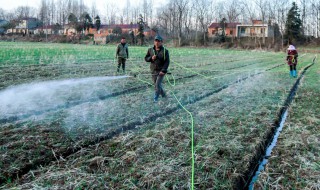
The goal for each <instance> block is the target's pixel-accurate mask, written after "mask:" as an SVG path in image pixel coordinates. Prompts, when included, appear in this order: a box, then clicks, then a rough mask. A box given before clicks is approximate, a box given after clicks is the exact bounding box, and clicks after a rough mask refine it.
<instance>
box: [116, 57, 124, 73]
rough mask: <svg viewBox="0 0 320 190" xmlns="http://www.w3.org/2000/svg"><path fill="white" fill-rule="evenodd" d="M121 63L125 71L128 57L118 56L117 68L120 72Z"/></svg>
mask: <svg viewBox="0 0 320 190" xmlns="http://www.w3.org/2000/svg"><path fill="white" fill-rule="evenodd" d="M121 65H122V70H123V72H124V71H125V69H126V59H125V58H122V57H118V69H117V71H118V72H119V69H120V66H121Z"/></svg>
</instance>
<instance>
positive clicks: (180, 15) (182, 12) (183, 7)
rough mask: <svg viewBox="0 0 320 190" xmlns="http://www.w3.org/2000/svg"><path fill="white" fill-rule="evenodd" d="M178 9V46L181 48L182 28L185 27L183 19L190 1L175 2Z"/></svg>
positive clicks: (180, 0)
mask: <svg viewBox="0 0 320 190" xmlns="http://www.w3.org/2000/svg"><path fill="white" fill-rule="evenodd" d="M175 4H176V8H177V25H178V43H179V44H178V45H179V46H181V41H182V27H183V24H182V23H183V18H184V15H185V13H186V11H187V9H188V0H176V1H175Z"/></svg>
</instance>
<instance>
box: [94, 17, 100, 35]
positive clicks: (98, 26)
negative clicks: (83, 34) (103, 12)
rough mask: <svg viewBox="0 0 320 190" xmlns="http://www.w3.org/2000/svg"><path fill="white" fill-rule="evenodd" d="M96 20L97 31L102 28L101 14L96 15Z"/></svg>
mask: <svg viewBox="0 0 320 190" xmlns="http://www.w3.org/2000/svg"><path fill="white" fill-rule="evenodd" d="M95 20H96V27H97V31H99V30H100V26H101V20H100V17H99V15H97V16H96V17H95Z"/></svg>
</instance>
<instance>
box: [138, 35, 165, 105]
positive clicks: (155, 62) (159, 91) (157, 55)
mask: <svg viewBox="0 0 320 190" xmlns="http://www.w3.org/2000/svg"><path fill="white" fill-rule="evenodd" d="M144 59H145V61H146V62H150V70H151V74H152V81H153V83H154V90H155V92H154V97H153V100H154V102H157V101H158V98H159V95H161V96H162V97H165V96H166V94H165V92H164V90H163V88H162V81H163V78H164V76H165V74H166V73H167V70H168V67H169V64H170V57H169V51H168V50H167V49H166V48H164V47H163V46H162V37H161V36H159V35H157V36H156V37H155V38H154V46H153V47H152V48H149V49H148V52H147V55H146V56H145V58H144Z"/></svg>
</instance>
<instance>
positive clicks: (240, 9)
mask: <svg viewBox="0 0 320 190" xmlns="http://www.w3.org/2000/svg"><path fill="white" fill-rule="evenodd" d="M294 2H296V1H293V0H289V1H288V0H224V1H222V0H221V1H218V0H167V1H166V4H164V5H163V4H161V3H162V2H161V1H160V2H159V1H155V0H143V1H142V2H140V3H134V1H129V0H127V1H126V6H125V7H124V8H122V9H120V8H119V6H118V5H117V4H112V3H108V1H106V3H105V6H104V7H99V9H98V8H97V6H96V4H95V3H92V5H91V6H89V7H88V6H86V5H85V4H84V0H42V1H41V4H40V6H39V7H29V6H22V7H17V8H16V9H14V10H12V11H9V12H8V11H4V10H3V9H0V19H6V20H15V19H18V18H22V17H36V18H38V19H39V20H41V21H42V22H43V23H44V24H47V25H61V26H62V25H64V24H68V23H69V22H70V15H72V17H74V18H73V19H74V20H77V19H78V20H80V19H81V18H84V15H87V14H88V15H89V17H90V18H92V22H95V18H97V16H98V15H99V16H100V17H99V19H101V21H100V22H101V24H130V23H137V22H138V21H139V15H142V17H143V18H144V22H145V23H146V24H148V26H150V27H151V28H152V29H154V30H156V31H158V32H159V33H161V34H162V35H165V36H167V37H168V38H170V39H174V40H176V42H177V44H178V45H183V43H184V42H186V41H194V42H197V43H201V44H205V43H206V42H207V41H208V40H209V39H208V26H209V25H210V23H212V22H217V23H218V22H221V21H222V19H225V22H227V23H230V22H239V23H249V24H250V23H251V21H252V20H256V19H259V20H262V21H263V22H264V23H273V24H275V25H276V26H277V27H278V31H279V34H278V35H279V36H281V38H282V39H283V42H284V43H285V42H289V41H292V40H293V41H302V42H303V41H307V40H308V39H313V38H319V35H320V1H319V0H298V1H297V3H294ZM290 11H291V12H290ZM297 19H298V25H297V24H296V21H297ZM290 23H291V24H290ZM292 23H294V24H292ZM295 38H297V39H295Z"/></svg>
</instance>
